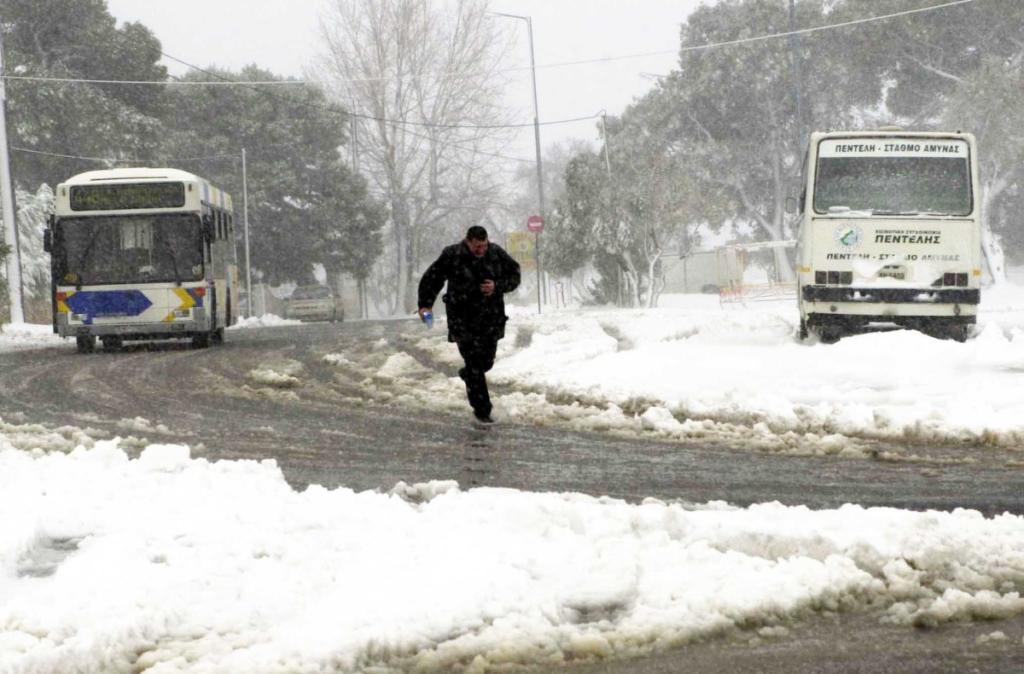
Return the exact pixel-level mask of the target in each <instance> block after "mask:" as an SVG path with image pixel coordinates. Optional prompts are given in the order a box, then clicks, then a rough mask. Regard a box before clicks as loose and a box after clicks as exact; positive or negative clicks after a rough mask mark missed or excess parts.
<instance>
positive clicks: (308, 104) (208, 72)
mask: <svg viewBox="0 0 1024 674" xmlns="http://www.w3.org/2000/svg"><path fill="white" fill-rule="evenodd" d="M160 54H161V55H162V56H164V57H166V58H169V59H171V60H172V61H177V62H178V63H180V64H182V65H183V66H186V67H188V68H192V69H193V70H197V71H199V72H201V73H204V74H206V75H209V76H210V77H216V78H219V79H220V80H222V81H225V82H235V81H233V80H228V79H227V78H226V77H224V76H223V75H220V74H218V73H215V72H213V71H212V70H207V69H206V68H202V67H200V66H197V65H196V64H194V63H189V62H188V61H185V60H183V59H180V58H178V57H177V56H172V55H171V54H168V53H167V52H163V51H162V52H160ZM242 84H249V83H248V82H243V83H242ZM256 91H257V92H258V93H260V94H261V95H269V96H271V97H272V98H275V99H277V95H276V94H275V93H274V92H266V91H259V90H256ZM277 100H280V99H277ZM289 102H293V101H289ZM301 105H302V106H303V107H305V108H306V109H307V110H310V109H317V110H321V111H326V112H331V113H337V112H339V111H340V110H339V109H338V108H331V107H327V106H324V105H316V104H314V103H313V102H311V101H306V102H303V103H302V104H301ZM344 114H346V115H349V116H352V117H356V118H359V119H372V120H375V121H383V122H385V123H390V122H391V121H392V120H388V119H385V118H380V117H373V116H370V115H363V114H360V113H356V112H353V111H351V110H345V111H344ZM396 121H398V120H396ZM398 122H399V123H406V122H404V121H398ZM409 124H413V123H412V122H409ZM531 126H532V125H531ZM459 128H462V127H459ZM471 128H476V127H471ZM405 133H407V134H409V135H410V136H415V137H416V138H422V139H424V140H430V141H434V140H435V139H433V138H431V137H430V136H424V135H423V134H420V133H415V132H414V131H409V130H408V129H406V130H405ZM444 145H447V146H449V147H454V148H457V149H460V150H464V151H467V152H470V153H472V154H474V155H483V156H488V157H496V158H498V159H507V160H510V161H518V162H526V163H530V164H532V163H534V160H533V159H524V158H522V157H510V156H507V155H503V154H497V153H494V152H487V151H485V150H479V149H477V148H470V147H466V146H464V145H459V144H457V143H452V142H450V141H449V142H446V143H444Z"/></svg>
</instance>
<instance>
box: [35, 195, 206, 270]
mask: <svg viewBox="0 0 1024 674" xmlns="http://www.w3.org/2000/svg"><path fill="white" fill-rule="evenodd" d="M56 244H57V245H56V246H55V251H54V263H55V271H56V274H57V278H56V279H55V280H56V281H57V283H62V284H68V285H84V284H90V285H93V284H107V283H110V284H113V283H156V282H170V281H174V282H178V283H180V282H182V281H197V280H201V279H202V278H203V277H204V269H203V236H202V227H201V226H200V221H199V217H198V216H196V215H191V214H178V213H166V214H153V215H127V216H107V217H104V216H97V217H88V218H64V219H62V220H61V221H60V223H59V228H58V235H57V242H56Z"/></svg>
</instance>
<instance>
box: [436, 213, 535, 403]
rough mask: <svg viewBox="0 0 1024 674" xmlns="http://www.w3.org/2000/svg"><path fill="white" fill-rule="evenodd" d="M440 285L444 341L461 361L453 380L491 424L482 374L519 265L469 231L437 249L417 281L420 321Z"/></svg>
mask: <svg viewBox="0 0 1024 674" xmlns="http://www.w3.org/2000/svg"><path fill="white" fill-rule="evenodd" d="M446 282H447V283H448V291H447V292H446V293H445V295H444V305H445V309H446V311H447V312H448V341H449V342H455V343H456V344H457V345H458V347H459V353H460V354H461V355H462V360H463V361H465V363H466V366H465V367H464V368H462V369H461V370H459V377H461V378H462V380H463V381H464V382H466V397H467V398H469V404H470V405H471V406H472V407H473V415H474V416H475V417H476V418H477V419H479V420H480V421H482V422H484V423H491V396H490V394H489V393H488V392H487V379H486V377H485V376H484V375H485V374H486V373H487V371H488V370H490V369H491V368H492V367H493V366H494V354H495V352H496V351H497V349H498V340H499V339H501V338H502V337H504V336H505V322H506V321H507V320H508V316H506V315H505V299H504V295H505V293H509V292H512V291H513V290H515V289H516V288H517V287H519V263H518V262H516V261H515V260H513V259H512V257H511V256H510V255H509V254H508V253H506V252H505V251H504V250H503V249H502V248H501V247H500V246H498V245H496V244H493V243H490V242H489V241H488V240H487V230H486V229H484V228H483V227H480V226H474V227H470V228H469V230H468V231H467V232H466V238H465V239H464V240H462V241H460V242H459V243H456V244H454V245H451V246H448V247H446V248H445V249H444V250H443V251H441V256H440V257H439V258H437V260H435V261H434V263H433V264H432V265H430V267H428V268H427V271H426V272H424V274H423V278H421V279H420V287H419V314H420V317H421V318H422V317H423V314H425V313H426V312H428V311H430V310H431V308H432V307H433V306H434V300H435V299H437V294H438V293H439V292H440V291H441V288H442V287H443V286H444V284H445V283H446Z"/></svg>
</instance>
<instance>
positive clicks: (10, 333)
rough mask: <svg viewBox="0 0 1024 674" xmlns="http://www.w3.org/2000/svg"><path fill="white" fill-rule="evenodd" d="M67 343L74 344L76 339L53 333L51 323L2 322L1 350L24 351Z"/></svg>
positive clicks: (0, 333)
mask: <svg viewBox="0 0 1024 674" xmlns="http://www.w3.org/2000/svg"><path fill="white" fill-rule="evenodd" d="M65 345H74V341H72V340H71V339H65V338H63V337H58V336H57V335H55V334H53V326H51V325H38V324H36V323H0V351H22V350H26V349H40V348H45V347H48V346H65Z"/></svg>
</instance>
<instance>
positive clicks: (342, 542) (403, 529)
mask: <svg viewBox="0 0 1024 674" xmlns="http://www.w3.org/2000/svg"><path fill="white" fill-rule="evenodd" d="M12 429H14V427H12V426H6V427H4V428H3V429H2V430H0V671H5V672H17V673H18V674H23V673H25V674H27V673H29V672H40V673H46V674H49V673H50V672H55V671H103V672H111V673H119V672H125V673H127V672H133V671H141V670H143V669H147V668H152V671H154V672H156V671H159V672H161V674H169V673H171V672H200V671H202V672H241V671H244V672H268V673H269V672H280V671H325V670H330V671H339V672H355V671H368V670H369V669H371V668H373V667H375V666H385V665H400V666H402V667H404V668H406V669H409V670H415V671H422V672H441V671H452V670H453V669H455V668H457V667H465V668H467V670H466V671H483V670H484V669H485V668H486V667H489V666H500V665H505V664H511V663H516V664H534V665H544V664H554V663H562V662H565V661H569V660H575V659H582V658H595V657H607V656H611V655H623V654H636V653H642V652H646V651H648V650H651V649H654V648H658V647H662V646H666V645H670V644H678V643H681V642H685V641H687V640H690V639H695V638H700V637H703V636H707V635H713V634H720V633H722V632H723V631H730V630H737V629H755V630H756V629H758V628H762V627H766V626H769V627H771V626H781V625H785V624H786V623H787V622H788V621H789V620H790V619H792V618H794V617H797V616H805V615H806V613H807V612H808V611H820V610H827V611H834V610H841V609H851V610H852V609H856V608H858V607H863V606H865V605H867V604H868V603H871V604H872V605H873V606H883V607H888V619H889V620H891V621H892V622H894V623H897V624H903V625H908V624H935V623H939V622H943V621H946V620H954V619H971V618H995V617H1004V616H1012V615H1016V614H1019V613H1022V612H1024V599H1022V598H1021V595H1020V592H1021V590H1022V589H1024V518H1021V517H1018V516H1011V515H1003V516H1000V517H996V518H993V519H986V518H984V517H982V516H981V515H979V514H978V513H976V512H973V511H956V512H951V513H941V512H926V513H918V512H908V511H900V510H894V509H885V508H872V509H865V508H861V507H858V506H853V505H848V506H844V507H842V508H839V509H837V510H824V511H812V510H809V509H807V508H803V507H785V506H782V505H780V504H777V503H766V504H761V505H755V506H752V507H750V508H746V509H738V508H734V507H730V506H728V505H726V504H723V503H709V504H706V505H705V506H702V507H699V508H689V509H688V508H686V507H683V506H680V505H673V504H666V503H662V502H659V501H653V500H652V501H649V502H646V503H644V504H641V505H630V504H627V503H624V502H621V501H618V500H614V499H609V498H592V497H588V496H583V495H579V494H570V493H565V494H553V493H552V494H534V493H527V492H520V491H515V490H508V489H473V490H470V491H462V490H460V489H459V488H458V487H457V485H455V484H454V483H451V482H436V483H430V484H426V485H405V484H399V485H397V486H396V488H395V489H394V490H393V491H392V492H391V493H376V492H363V493H356V492H353V491H350V490H347V489H336V490H333V491H328V490H325V489H323V488H320V487H316V486H314V487H310V488H309V489H307V490H305V491H304V492H301V493H297V492H294V491H293V490H291V489H290V488H289V487H288V485H287V484H286V483H285V481H284V480H283V478H282V476H281V472H280V470H279V469H278V467H277V466H276V465H275V463H274V462H273V461H263V462H252V461H220V462H216V463H210V462H208V461H206V460H196V459H191V458H190V455H189V449H188V448H187V447H186V446H184V445H177V444H166V445H150V446H149V447H147V448H146V449H145V450H144V451H143V452H142V454H141V456H140V457H139V458H138V459H135V460H130V459H129V458H128V456H127V455H126V453H125V452H124V451H123V450H122V449H121V448H120V447H119V444H118V441H117V440H113V441H110V440H98V441H96V442H95V443H93V444H92V448H85V447H84V446H80V447H79V448H77V449H75V450H73V451H70V453H65V452H60V451H58V452H47V451H44V449H41V448H40V449H29V450H26V449H16V448H14V446H13V445H12V444H11V443H10V442H9V441H8V439H7V438H8V436H7V434H8V433H10V432H11V431H12ZM33 433H38V435H39V437H40V445H41V446H43V447H45V446H46V444H47V442H48V439H47V436H46V432H45V431H44V430H43V429H39V428H38V427H24V428H22V429H20V435H21V437H20V440H19V443H18V446H19V447H21V448H24V447H26V437H31V435H32V434H33ZM781 633H784V632H781Z"/></svg>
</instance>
